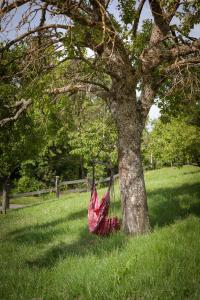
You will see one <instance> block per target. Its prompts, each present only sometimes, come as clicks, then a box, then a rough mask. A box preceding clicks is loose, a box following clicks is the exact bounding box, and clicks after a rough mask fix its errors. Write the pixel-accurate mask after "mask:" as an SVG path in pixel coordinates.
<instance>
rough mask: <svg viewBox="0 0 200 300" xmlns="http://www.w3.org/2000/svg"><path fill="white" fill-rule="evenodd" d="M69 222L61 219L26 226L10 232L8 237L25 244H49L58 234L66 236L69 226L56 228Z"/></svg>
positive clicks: (64, 218) (65, 218)
mask: <svg viewBox="0 0 200 300" xmlns="http://www.w3.org/2000/svg"><path fill="white" fill-rule="evenodd" d="M66 222H67V217H63V218H59V219H56V220H53V221H51V222H46V223H43V224H36V225H31V226H26V227H23V228H20V229H17V230H14V231H12V232H10V233H9V234H8V235H9V237H10V238H11V240H13V241H15V242H19V243H23V244H39V243H47V242H50V241H51V240H53V239H54V238H55V235H56V234H62V233H63V234H66V230H68V228H69V226H68V225H67V224H65V229H64V228H56V226H57V225H60V224H62V223H66Z"/></svg>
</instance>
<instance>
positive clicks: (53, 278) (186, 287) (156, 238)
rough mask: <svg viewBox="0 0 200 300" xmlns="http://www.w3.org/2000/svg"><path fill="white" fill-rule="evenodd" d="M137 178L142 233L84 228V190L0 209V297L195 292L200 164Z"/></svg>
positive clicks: (199, 276) (198, 291) (199, 291)
mask: <svg viewBox="0 0 200 300" xmlns="http://www.w3.org/2000/svg"><path fill="white" fill-rule="evenodd" d="M145 178H146V185H147V191H148V204H149V214H150V222H151V226H152V233H151V234H148V235H144V236H140V237H135V238H130V237H127V236H125V235H124V234H123V233H121V232H119V233H116V234H113V235H111V236H109V237H104V238H100V237H97V236H94V235H91V234H89V233H88V230H87V205H88V200H89V193H85V194H76V195H67V196H63V197H61V199H60V200H56V199H53V198H52V201H48V202H44V203H42V204H35V205H33V206H31V207H27V208H23V209H19V210H15V211H14V210H13V211H9V213H8V214H7V215H0V299H1V300H7V299H13V300H14V299H26V300H27V299H44V300H46V299H47V300H48V299H52V300H57V299H58V300H62V299H63V300H67V299H79V300H81V299H200V255H199V249H200V220H199V216H200V170H199V169H198V168H195V167H190V166H187V167H184V168H182V169H175V168H166V169H162V170H156V171H149V172H147V173H146V174H145ZM101 193H102V191H101ZM115 193H116V197H115V201H114V203H113V205H112V210H111V211H112V213H115V214H117V215H118V216H120V203H119V192H118V189H117V187H116V188H115ZM20 201H21V200H20Z"/></svg>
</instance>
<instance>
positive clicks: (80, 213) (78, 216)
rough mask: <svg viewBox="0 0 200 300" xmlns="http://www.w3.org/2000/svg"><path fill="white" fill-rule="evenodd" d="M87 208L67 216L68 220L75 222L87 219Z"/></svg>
mask: <svg viewBox="0 0 200 300" xmlns="http://www.w3.org/2000/svg"><path fill="white" fill-rule="evenodd" d="M87 213H88V211H87V208H84V209H82V210H79V211H76V212H74V213H71V214H69V215H68V216H67V220H68V221H74V220H77V219H82V218H85V217H87Z"/></svg>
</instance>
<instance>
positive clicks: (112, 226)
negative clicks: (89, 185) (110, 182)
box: [88, 185, 120, 235]
mask: <svg viewBox="0 0 200 300" xmlns="http://www.w3.org/2000/svg"><path fill="white" fill-rule="evenodd" d="M109 207H110V189H109V190H108V191H107V192H106V193H105V195H104V196H103V198H102V200H101V203H99V200H98V195H97V190H96V187H95V185H94V187H93V190H92V195H91V199H90V203H89V207H88V226H89V231H90V232H91V233H95V234H97V235H108V234H109V233H111V232H113V231H116V230H119V229H120V224H119V220H118V218H117V217H113V218H108V212H109Z"/></svg>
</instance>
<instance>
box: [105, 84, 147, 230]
mask: <svg viewBox="0 0 200 300" xmlns="http://www.w3.org/2000/svg"><path fill="white" fill-rule="evenodd" d="M116 98H117V100H116V101H113V102H112V107H111V111H112V112H113V116H114V117H115V120H116V123H117V128H118V140H119V145H118V149H119V176H120V190H121V203H122V229H123V231H124V232H126V233H127V234H132V235H137V234H141V233H145V232H148V231H149V218H148V206H147V196H146V190H145V183H144V174H143V167H142V162H141V153H140V146H141V136H142V131H143V127H144V121H143V120H142V117H141V114H140V112H139V111H138V108H137V102H136V96H135V94H134V93H133V91H132V90H131V91H130V89H129V91H128V87H127V89H126V90H125V91H123V90H121V91H120V90H119V91H118V94H117V96H116ZM112 108H113V109H112Z"/></svg>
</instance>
